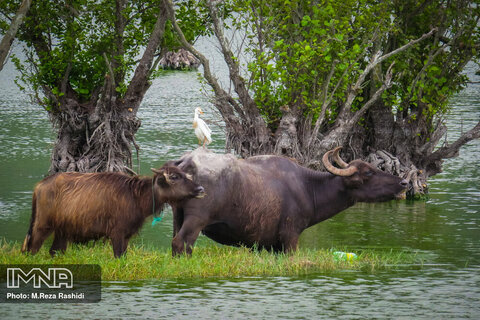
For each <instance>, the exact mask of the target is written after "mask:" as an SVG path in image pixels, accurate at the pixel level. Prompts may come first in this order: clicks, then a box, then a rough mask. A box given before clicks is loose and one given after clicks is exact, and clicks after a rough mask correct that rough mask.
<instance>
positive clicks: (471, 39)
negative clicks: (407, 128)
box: [383, 0, 480, 130]
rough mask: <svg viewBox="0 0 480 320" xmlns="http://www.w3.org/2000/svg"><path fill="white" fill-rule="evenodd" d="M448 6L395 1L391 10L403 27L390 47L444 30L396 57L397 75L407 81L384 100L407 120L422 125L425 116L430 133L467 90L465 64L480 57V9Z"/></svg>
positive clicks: (415, 0)
mask: <svg viewBox="0 0 480 320" xmlns="http://www.w3.org/2000/svg"><path fill="white" fill-rule="evenodd" d="M442 3H443V2H440V1H432V2H429V3H425V2H423V1H418V0H409V1H395V2H393V3H392V6H391V9H390V10H391V11H392V14H393V16H394V17H395V21H396V25H397V28H396V29H394V30H392V32H391V33H390V34H389V39H388V41H389V42H388V43H387V48H392V46H393V45H394V44H395V43H399V44H403V43H406V42H407V41H409V40H411V39H414V38H418V37H420V36H421V35H422V34H424V33H427V32H428V31H429V30H430V29H431V28H432V27H433V26H435V27H438V28H439V31H440V32H439V33H437V34H436V36H435V37H432V38H431V39H428V40H427V41H425V42H422V45H418V46H415V47H414V48H412V49H411V50H409V51H406V52H404V53H401V54H400V55H399V56H398V57H395V61H396V64H395V67H394V73H395V74H400V75H401V76H400V77H397V81H396V82H395V84H394V86H393V87H392V89H390V90H389V91H387V92H385V93H384V96H383V98H384V101H385V102H386V104H387V105H388V106H389V107H391V108H392V109H394V110H396V111H398V112H400V113H402V114H403V116H404V117H410V118H411V119H412V120H417V119H418V115H422V119H425V120H426V121H427V123H429V126H430V128H429V129H430V130H433V125H432V119H433V118H434V117H435V116H437V115H442V114H445V113H446V112H447V111H448V101H449V98H450V97H451V96H452V95H453V94H455V93H457V92H459V91H460V90H461V89H462V88H463V87H464V86H465V84H466V82H467V78H466V76H465V75H464V74H462V73H461V71H462V70H463V67H464V66H465V64H466V63H467V62H468V61H470V60H471V59H474V60H477V61H478V58H479V55H478V52H477V51H476V47H478V44H479V43H480V33H479V31H480V30H479V26H478V18H479V17H480V8H479V7H478V5H474V4H473V2H470V1H465V2H463V3H461V4H460V3H457V2H447V3H443V5H442ZM397 46H398V45H397ZM392 49H394V48H392ZM389 62H391V61H389Z"/></svg>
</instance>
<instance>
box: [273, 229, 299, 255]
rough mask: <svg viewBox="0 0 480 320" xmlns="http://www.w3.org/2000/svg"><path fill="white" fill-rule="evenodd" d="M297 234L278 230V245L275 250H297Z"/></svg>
mask: <svg viewBox="0 0 480 320" xmlns="http://www.w3.org/2000/svg"><path fill="white" fill-rule="evenodd" d="M299 237H300V235H299V234H297V233H295V232H292V231H291V230H290V231H289V232H280V246H279V247H278V248H276V249H277V250H275V251H283V252H294V251H296V250H297V246H298V238H299Z"/></svg>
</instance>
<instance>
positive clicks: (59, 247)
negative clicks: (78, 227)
mask: <svg viewBox="0 0 480 320" xmlns="http://www.w3.org/2000/svg"><path fill="white" fill-rule="evenodd" d="M66 249H67V239H65V237H62V236H61V235H60V234H59V233H58V232H55V236H54V238H53V243H52V246H51V247H50V255H51V256H52V257H53V256H54V255H55V253H57V251H60V252H61V253H64V252H65V250H66Z"/></svg>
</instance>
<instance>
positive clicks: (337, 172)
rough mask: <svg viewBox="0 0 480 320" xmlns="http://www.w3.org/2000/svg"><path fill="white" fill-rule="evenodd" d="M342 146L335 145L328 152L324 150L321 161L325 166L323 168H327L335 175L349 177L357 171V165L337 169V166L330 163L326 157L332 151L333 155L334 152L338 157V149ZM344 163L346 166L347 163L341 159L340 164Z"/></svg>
mask: <svg viewBox="0 0 480 320" xmlns="http://www.w3.org/2000/svg"><path fill="white" fill-rule="evenodd" d="M341 148H342V147H337V148H335V149H333V150H330V151H328V152H326V153H325V154H324V155H323V158H322V163H323V165H324V166H325V169H327V170H328V172H330V173H332V174H334V175H336V176H342V177H349V176H351V175H353V174H354V173H355V172H357V167H349V168H346V169H339V168H336V167H334V166H333V165H332V164H331V163H330V160H329V159H328V158H329V157H330V155H331V154H332V153H333V154H334V156H335V154H336V155H337V157H338V158H339V159H340V157H339V156H338V152H339V151H340V149H341ZM343 164H345V165H346V166H348V164H346V163H345V162H344V161H343V160H342V164H340V165H343Z"/></svg>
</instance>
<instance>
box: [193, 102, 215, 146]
mask: <svg viewBox="0 0 480 320" xmlns="http://www.w3.org/2000/svg"><path fill="white" fill-rule="evenodd" d="M200 114H203V111H202V109H200V108H196V109H195V117H194V118H193V128H194V129H195V135H196V136H197V139H198V144H200V145H201V144H202V143H203V147H205V144H207V145H208V144H210V143H211V142H212V130H211V129H210V128H209V127H208V126H207V124H206V123H205V121H203V120H202V119H200V117H199V115H200Z"/></svg>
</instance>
